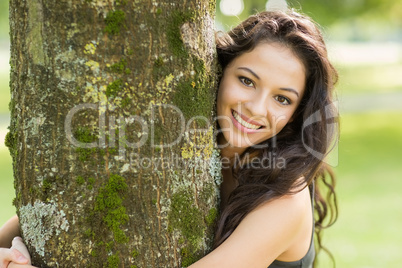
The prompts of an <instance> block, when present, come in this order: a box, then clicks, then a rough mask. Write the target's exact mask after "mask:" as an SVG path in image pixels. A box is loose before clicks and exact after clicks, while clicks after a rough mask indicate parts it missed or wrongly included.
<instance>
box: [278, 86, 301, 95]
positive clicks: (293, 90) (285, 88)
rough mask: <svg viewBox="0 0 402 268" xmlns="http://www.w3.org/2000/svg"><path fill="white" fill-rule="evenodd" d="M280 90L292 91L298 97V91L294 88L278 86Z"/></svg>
mask: <svg viewBox="0 0 402 268" xmlns="http://www.w3.org/2000/svg"><path fill="white" fill-rule="evenodd" d="M279 89H281V90H284V91H287V92H292V93H294V94H296V96H297V97H299V92H297V91H296V90H295V89H293V88H290V87H281V88H279Z"/></svg>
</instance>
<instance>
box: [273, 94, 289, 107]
mask: <svg viewBox="0 0 402 268" xmlns="http://www.w3.org/2000/svg"><path fill="white" fill-rule="evenodd" d="M275 99H276V100H277V101H278V102H279V103H280V104H283V105H290V100H289V99H288V98H286V97H284V96H276V97H275Z"/></svg>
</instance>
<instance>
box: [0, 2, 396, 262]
mask: <svg viewBox="0 0 402 268" xmlns="http://www.w3.org/2000/svg"><path fill="white" fill-rule="evenodd" d="M275 2H278V1H276V0H270V6H272V5H275ZM288 2H289V4H290V5H291V6H293V7H295V8H296V9H298V10H300V9H301V10H302V11H303V12H304V13H306V14H308V15H309V16H311V17H313V18H314V19H315V20H316V21H317V22H318V23H320V24H321V26H322V27H323V30H324V33H325V36H326V39H327V44H328V49H329V54H330V57H331V59H332V60H333V62H334V63H335V65H336V67H337V68H338V71H339V74H340V82H339V84H338V87H337V90H338V93H337V95H338V100H339V110H340V115H341V138H340V141H339V146H338V148H337V149H336V150H335V151H334V153H333V155H332V159H335V160H334V161H332V162H333V164H334V165H335V166H336V167H335V170H336V174H337V178H338V180H337V192H338V201H339V210H340V215H339V218H338V221H337V222H336V224H335V225H334V226H333V227H331V228H330V229H328V230H327V231H325V233H324V243H325V245H326V246H327V247H328V248H329V249H330V251H331V252H332V253H333V255H334V256H335V259H336V264H337V267H338V268H374V267H376V268H383V267H387V268H399V267H401V265H402V230H401V228H402V190H401V189H402V163H401V162H402V161H401V160H402V156H401V153H402V124H401V121H402V120H401V118H402V30H401V29H402V1H400V0H321V1H316V0H299V1H288ZM265 8H266V0H245V1H244V2H243V0H220V1H218V3H217V16H216V27H217V28H218V29H221V30H227V29H229V28H230V27H232V26H234V25H236V24H237V23H238V22H240V21H241V20H242V19H244V18H246V17H247V16H248V15H249V14H251V13H255V12H256V11H261V10H264V9H265ZM8 61H9V41H8V1H7V0H0V140H1V141H0V161H1V165H0V204H1V211H0V224H2V223H4V222H5V221H6V220H7V219H8V218H10V217H11V216H12V215H13V214H14V213H15V209H14V208H13V206H12V204H11V202H12V199H13V197H14V188H13V178H12V163H11V159H10V155H9V153H8V150H7V148H5V146H4V142H3V141H4V137H5V134H6V133H7V127H8V124H9V112H8V102H9V99H10V93H9V87H8V82H9V64H8ZM320 260H321V264H320V266H319V267H320V268H326V267H331V265H330V264H329V262H328V259H327V258H326V257H325V256H321V257H320Z"/></svg>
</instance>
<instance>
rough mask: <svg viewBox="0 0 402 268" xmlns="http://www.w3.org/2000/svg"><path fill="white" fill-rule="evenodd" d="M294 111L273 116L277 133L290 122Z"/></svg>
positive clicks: (272, 120) (272, 119)
mask: <svg viewBox="0 0 402 268" xmlns="http://www.w3.org/2000/svg"><path fill="white" fill-rule="evenodd" d="M292 115H293V111H288V112H285V113H283V112H282V113H276V114H273V115H272V118H271V122H272V124H273V127H274V131H275V132H276V133H278V132H280V131H281V130H282V129H283V128H284V127H285V126H286V125H287V124H288V123H289V122H290V121H291V117H292Z"/></svg>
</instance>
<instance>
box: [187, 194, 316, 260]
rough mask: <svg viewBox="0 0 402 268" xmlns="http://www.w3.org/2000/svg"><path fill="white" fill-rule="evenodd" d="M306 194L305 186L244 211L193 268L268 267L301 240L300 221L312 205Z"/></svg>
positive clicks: (301, 229) (302, 225)
mask: <svg viewBox="0 0 402 268" xmlns="http://www.w3.org/2000/svg"><path fill="white" fill-rule="evenodd" d="M309 196H310V195H309V192H308V188H306V189H303V190H301V191H300V192H298V193H295V194H292V195H285V196H282V197H280V198H277V199H274V200H272V201H269V202H266V203H263V204H261V205H259V206H258V207H257V208H256V209H254V210H252V211H251V212H250V213H249V214H247V216H246V217H245V218H244V219H243V220H242V221H241V222H240V224H239V225H238V226H237V228H236V229H235V230H234V231H233V233H232V234H231V235H230V236H229V237H228V238H227V239H226V240H225V241H224V242H223V243H222V244H221V245H220V246H219V247H218V248H217V249H215V250H214V251H212V252H211V253H210V254H209V255H208V256H207V257H206V258H203V259H202V260H201V261H200V262H197V263H196V264H197V265H195V266H194V268H195V267H222V268H223V267H231V268H234V267H268V266H269V265H270V264H271V263H272V262H273V261H274V260H275V259H277V258H278V257H279V256H281V255H282V254H284V253H285V252H287V251H288V250H289V249H290V248H291V247H292V245H294V244H295V241H296V240H297V239H300V234H301V233H303V228H304V226H306V225H305V224H301V223H302V222H304V221H306V220H307V218H306V214H307V215H308V214H310V215H311V213H306V212H308V209H309V204H311V203H310V201H309V200H310V198H309ZM310 211H311V205H310ZM310 217H311V216H310ZM310 223H311V219H310ZM310 227H311V225H310ZM228 256H231V257H230V258H228ZM301 257H302V256H301ZM192 267H193V266H192Z"/></svg>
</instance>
